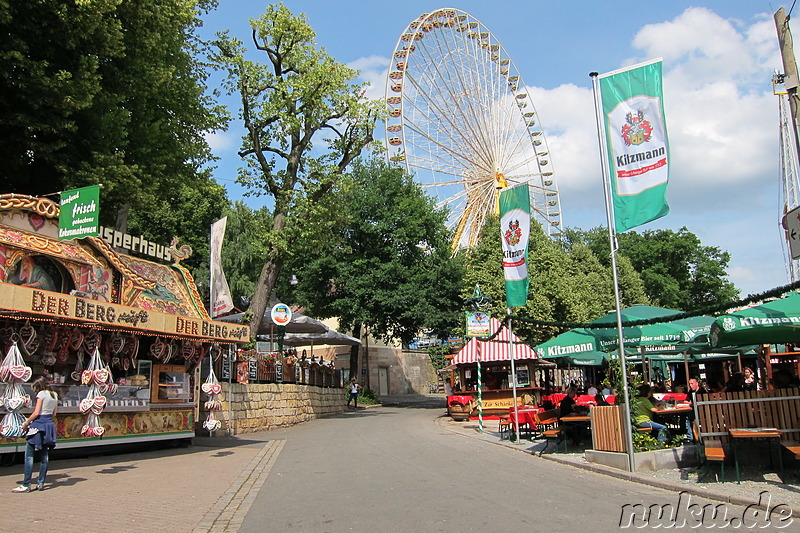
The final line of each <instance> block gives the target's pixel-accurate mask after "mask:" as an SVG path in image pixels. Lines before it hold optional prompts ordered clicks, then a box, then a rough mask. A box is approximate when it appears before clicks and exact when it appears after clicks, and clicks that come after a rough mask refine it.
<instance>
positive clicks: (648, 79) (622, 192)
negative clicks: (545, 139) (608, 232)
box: [598, 59, 669, 233]
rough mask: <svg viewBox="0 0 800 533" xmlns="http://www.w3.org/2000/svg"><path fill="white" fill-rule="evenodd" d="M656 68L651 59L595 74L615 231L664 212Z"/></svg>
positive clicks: (663, 137) (662, 127) (664, 153)
mask: <svg viewBox="0 0 800 533" xmlns="http://www.w3.org/2000/svg"><path fill="white" fill-rule="evenodd" d="M661 70H662V61H661V59H656V60H653V61H648V62H646V63H640V64H638V65H633V66H631V67H628V68H625V69H621V70H616V71H614V72H609V73H607V74H601V75H600V76H599V77H598V81H599V86H600V96H601V101H602V106H603V117H604V122H605V129H606V143H607V147H608V165H609V170H610V172H611V188H612V194H613V206H614V227H615V230H616V232H617V233H622V232H624V231H627V230H629V229H631V228H635V227H636V226H641V225H642V224H645V223H647V222H650V221H653V220H656V219H657V218H661V217H663V216H665V215H666V214H668V213H669V204H667V198H666V194H667V182H668V179H669V144H668V142H667V127H666V122H665V120H664V102H663V94H662V72H661Z"/></svg>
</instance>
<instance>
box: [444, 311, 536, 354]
mask: <svg viewBox="0 0 800 533" xmlns="http://www.w3.org/2000/svg"><path fill="white" fill-rule="evenodd" d="M499 327H500V321H499V320H497V319H496V318H492V319H491V326H490V328H491V333H494V332H495V331H497V328H499ZM510 337H511V336H510V335H509V332H508V328H507V327H505V326H503V329H501V330H500V333H498V334H497V336H496V337H495V338H494V339H492V340H491V341H489V342H484V341H479V340H478V339H472V340H470V341H469V342H468V343H467V344H465V345H464V347H463V348H461V351H459V352H458V353H457V354H456V355H455V357H453V361H452V364H454V365H458V364H464V363H476V362H478V355H480V360H481V362H482V363H486V362H491V361H510V360H511V343H510V342H509V340H510ZM513 341H514V350H515V352H516V353H515V357H514V360H515V361H516V360H518V359H538V357H537V356H536V352H534V351H533V349H531V347H530V346H528V345H527V344H525V343H523V342H522V341H521V340H519V337H517V336H516V335H513Z"/></svg>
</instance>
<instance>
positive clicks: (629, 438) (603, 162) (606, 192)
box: [589, 72, 636, 472]
mask: <svg viewBox="0 0 800 533" xmlns="http://www.w3.org/2000/svg"><path fill="white" fill-rule="evenodd" d="M589 76H590V77H591V78H592V89H593V92H594V109H595V117H596V119H597V142H598V144H599V146H600V167H601V168H600V170H601V171H602V174H603V185H604V187H603V196H604V197H605V201H606V219H607V222H608V240H609V246H610V248H611V271H612V273H613V276H614V302H615V304H616V307H617V335H618V336H619V360H620V363H621V366H622V390H623V396H624V400H625V401H624V405H625V415H624V416H623V417H622V425H623V428H624V430H625V444H626V446H627V448H628V468H629V471H630V472H635V471H636V460H635V458H634V455H633V453H634V452H633V428H632V424H631V416H630V413H631V403H630V402H631V400H630V394H629V390H628V389H629V387H628V364H627V360H626V358H625V341H624V336H623V332H622V308H621V303H620V297H619V278H618V274H617V245H616V243H617V238H616V234H615V231H614V207H613V205H612V201H611V177H610V176H609V172H608V152H607V151H606V144H605V132H604V129H605V128H604V127H603V117H602V105H601V103H600V81H599V80H598V79H597V76H598V73H597V72H592V73H590V74H589Z"/></svg>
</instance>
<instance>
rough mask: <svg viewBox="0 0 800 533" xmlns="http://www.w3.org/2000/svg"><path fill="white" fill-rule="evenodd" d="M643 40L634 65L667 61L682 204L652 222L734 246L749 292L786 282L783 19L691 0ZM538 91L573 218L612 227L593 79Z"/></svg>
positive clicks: (674, 184) (735, 270)
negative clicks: (777, 85)
mask: <svg viewBox="0 0 800 533" xmlns="http://www.w3.org/2000/svg"><path fill="white" fill-rule="evenodd" d="M632 45H633V46H634V47H635V48H636V49H638V50H640V51H641V55H640V56H639V55H638V54H637V56H638V57H636V58H635V59H631V60H630V61H627V62H626V64H631V63H634V62H637V61H642V60H645V59H650V58H654V57H663V58H664V103H665V113H666V119H667V128H668V130H669V138H670V150H671V156H672V167H671V181H670V187H669V193H668V197H669V201H670V205H671V208H672V212H671V213H670V215H668V216H667V217H665V218H663V219H661V220H659V221H657V222H654V223H651V224H649V225H647V226H644V227H643V228H641V229H652V228H667V227H669V228H673V229H677V228H679V227H681V226H684V225H685V226H687V227H688V228H689V229H690V231H693V232H694V233H696V234H697V235H698V236H699V237H700V238H701V240H702V242H703V244H705V245H710V246H719V247H720V248H722V249H723V250H727V251H730V252H731V255H732V261H731V270H730V276H731V281H733V282H734V283H735V284H736V285H737V287H740V288H741V289H742V291H743V292H744V293H748V292H759V291H763V290H766V289H768V288H771V287H774V286H777V285H781V284H785V283H786V275H785V269H783V266H782V255H781V249H780V237H779V235H778V232H777V230H776V229H775V225H776V224H777V222H776V221H777V218H778V204H779V200H778V183H779V179H778V176H779V168H778V166H779V144H778V110H777V107H778V100H777V97H776V96H774V95H773V92H772V84H771V76H772V73H773V71H774V69H779V70H782V67H781V63H780V55H779V53H778V46H777V38H776V34H775V27H774V23H773V22H772V19H771V17H768V16H763V17H757V18H756V19H755V20H754V21H753V22H751V23H750V24H747V23H744V22H742V21H735V20H726V19H723V18H722V17H720V16H719V15H717V14H716V13H714V12H712V11H709V10H708V9H705V8H689V9H687V10H686V11H684V12H683V13H682V14H680V15H679V16H677V17H675V18H674V19H673V20H670V21H666V22H662V23H658V24H650V25H647V26H644V27H643V28H642V29H641V30H640V31H639V32H638V33H637V35H636V36H635V37H634V38H633V41H632ZM620 66H622V65H620ZM587 85H588V84H587ZM529 91H530V92H531V94H532V95H533V97H534V101H535V103H536V107H537V110H538V112H539V114H540V116H541V119H542V124H543V127H544V129H545V133H546V135H547V138H548V143H549V146H550V151H551V153H552V154H553V158H552V159H553V163H554V165H555V169H556V177H557V180H558V184H559V190H560V192H561V203H562V205H563V215H564V223H565V224H566V225H568V226H580V227H583V228H588V227H591V226H594V225H599V224H604V223H605V218H604V207H603V197H602V183H601V177H600V163H599V155H598V146H597V133H596V131H597V129H596V121H595V111H594V103H593V96H592V90H591V88H590V87H577V86H575V85H562V86H559V87H555V88H553V89H543V88H538V87H534V88H529ZM765 257H769V258H770V259H769V261H764V258H765ZM765 263H766V264H765ZM753 265H759V266H758V268H756V267H754V266H753Z"/></svg>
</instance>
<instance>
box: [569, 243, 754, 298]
mask: <svg viewBox="0 0 800 533" xmlns="http://www.w3.org/2000/svg"><path fill="white" fill-rule="evenodd" d="M568 235H569V240H570V242H571V243H572V244H573V245H575V244H578V243H582V244H585V245H586V246H589V248H591V249H592V250H593V251H594V253H595V255H597V256H598V257H600V258H602V259H603V261H604V262H606V263H608V262H609V261H610V255H609V247H608V234H607V232H606V230H605V229H604V228H593V229H591V230H588V231H581V230H570V231H569V232H568ZM617 238H618V240H619V254H618V257H619V258H620V259H621V258H623V257H625V258H627V260H629V261H630V266H631V267H632V268H633V269H635V270H636V271H638V272H639V274H640V276H641V279H642V281H643V283H644V289H645V293H646V295H647V297H648V298H649V299H650V301H652V302H653V305H657V306H661V307H667V308H670V309H677V310H682V311H689V310H692V309H697V308H700V307H704V306H708V305H713V304H717V303H721V302H727V301H729V300H733V299H736V298H737V297H738V295H739V292H738V291H737V290H736V287H734V285H733V284H732V283H731V282H729V281H728V280H727V279H726V278H727V272H726V269H727V267H728V263H729V262H730V254H729V253H728V252H724V251H722V250H721V249H720V248H718V247H716V246H703V245H702V244H701V242H700V239H698V238H697V236H696V235H695V234H694V233H692V232H690V231H689V230H688V229H687V228H685V227H684V228H681V229H680V230H679V231H677V232H675V231H672V230H648V231H645V232H644V233H643V234H639V233H636V232H635V231H629V232H627V233H622V234H620V235H618V236H617ZM620 265H622V262H621V261H620ZM626 268H627V267H626ZM621 269H622V266H620V270H621ZM620 284H621V285H622V283H620ZM624 305H626V306H627V305H631V302H630V301H628V300H626V301H625V304H624Z"/></svg>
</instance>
